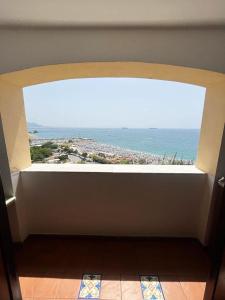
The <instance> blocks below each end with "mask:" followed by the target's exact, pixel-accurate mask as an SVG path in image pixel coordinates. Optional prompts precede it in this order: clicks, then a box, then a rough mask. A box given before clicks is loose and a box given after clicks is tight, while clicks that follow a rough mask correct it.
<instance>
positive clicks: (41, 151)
mask: <svg viewBox="0 0 225 300" xmlns="http://www.w3.org/2000/svg"><path fill="white" fill-rule="evenodd" d="M57 148H58V145H57V144H54V143H52V142H46V143H44V144H43V145H42V146H31V147H30V155H31V160H32V162H43V161H44V160H45V158H48V157H50V156H52V154H53V150H55V149H57Z"/></svg>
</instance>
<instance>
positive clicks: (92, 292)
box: [79, 274, 101, 299]
mask: <svg viewBox="0 0 225 300" xmlns="http://www.w3.org/2000/svg"><path fill="white" fill-rule="evenodd" d="M100 289H101V275H99V274H84V275H83V278H82V281H81V284H80V292H79V299H99V295H100Z"/></svg>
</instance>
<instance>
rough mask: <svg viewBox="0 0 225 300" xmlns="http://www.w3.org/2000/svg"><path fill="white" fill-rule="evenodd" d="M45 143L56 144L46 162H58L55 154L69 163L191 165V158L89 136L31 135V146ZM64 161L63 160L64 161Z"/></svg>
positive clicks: (39, 145)
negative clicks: (123, 145) (147, 150)
mask: <svg viewBox="0 0 225 300" xmlns="http://www.w3.org/2000/svg"><path fill="white" fill-rule="evenodd" d="M46 143H52V144H54V145H57V148H58V149H61V150H60V151H59V150H57V151H56V152H55V153H54V155H53V157H51V158H50V159H48V160H47V161H46V162H48V163H58V162H59V161H58V159H57V155H59V153H60V155H67V156H68V159H67V160H66V162H68V160H69V161H70V162H71V163H102V164H104V163H111V164H156V165H158V164H182V165H192V164H193V160H187V159H179V158H176V153H174V155H172V156H171V155H170V156H169V155H166V153H165V154H164V155H158V154H152V153H146V152H142V151H137V150H130V149H125V148H122V147H119V146H113V145H110V144H104V143H99V142H97V141H96V140H94V139H89V138H82V137H79V138H72V139H68V138H39V137H37V136H35V137H34V136H32V138H31V141H30V146H31V147H42V146H43V145H44V144H46ZM64 162H65V161H64Z"/></svg>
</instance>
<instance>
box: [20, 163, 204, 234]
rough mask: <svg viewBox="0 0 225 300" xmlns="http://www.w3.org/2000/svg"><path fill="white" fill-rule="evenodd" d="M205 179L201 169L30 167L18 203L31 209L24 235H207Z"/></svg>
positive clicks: (23, 175)
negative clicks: (203, 210)
mask: <svg viewBox="0 0 225 300" xmlns="http://www.w3.org/2000/svg"><path fill="white" fill-rule="evenodd" d="M160 167H161V168H162V166H160ZM178 167H179V166H178ZM122 168H126V166H123V167H122ZM190 168H193V169H194V167H190ZM205 179H206V176H205V174H203V173H202V172H200V171H199V172H198V171H196V172H195V171H194V172H184V173H182V172H181V173H179V172H177V173H176V172H175V173H173V172H172V173H170V172H161V171H159V172H158V173H140V172H138V171H135V170H134V171H133V172H132V173H126V172H125V173H123V172H121V170H120V171H118V172H117V171H114V172H110V171H109V172H104V171H103V172H95V171H92V172H89V171H88V172H85V171H80V172H70V171H65V170H64V171H63V169H62V170H61V171H60V172H55V171H47V170H46V169H45V170H42V171H41V170H39V171H37V170H36V171H34V170H29V169H27V170H25V171H22V172H21V184H22V186H23V193H22V196H20V195H18V197H17V202H18V205H19V204H20V202H21V201H22V202H23V203H24V208H25V209H26V214H24V213H23V218H24V215H25V216H26V218H27V220H26V222H24V220H21V221H22V222H23V224H26V225H25V226H27V230H23V232H24V236H23V238H25V237H26V235H27V234H79V235H114V236H161V237H164V236H169V237H195V238H199V239H202V237H201V236H199V223H200V221H201V220H199V218H200V212H201V208H202V205H203V194H204V193H203V190H204V184H205ZM21 197H22V198H21ZM18 216H19V219H20V218H21V216H20V213H19V215H18ZM23 226H24V225H23ZM25 232H27V233H26V234H25Z"/></svg>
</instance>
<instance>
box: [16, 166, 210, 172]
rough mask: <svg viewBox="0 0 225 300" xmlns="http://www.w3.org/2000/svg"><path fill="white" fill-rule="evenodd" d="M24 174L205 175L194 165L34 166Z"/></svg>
mask: <svg viewBox="0 0 225 300" xmlns="http://www.w3.org/2000/svg"><path fill="white" fill-rule="evenodd" d="M22 172H75V173H76V172H82V173H163V174H164V173H166V174H205V173H204V172H203V171H201V170H199V169H198V168H196V167H195V166H194V165H107V164H106V165H100V164H32V165H31V166H30V167H28V168H26V169H24V170H22Z"/></svg>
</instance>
